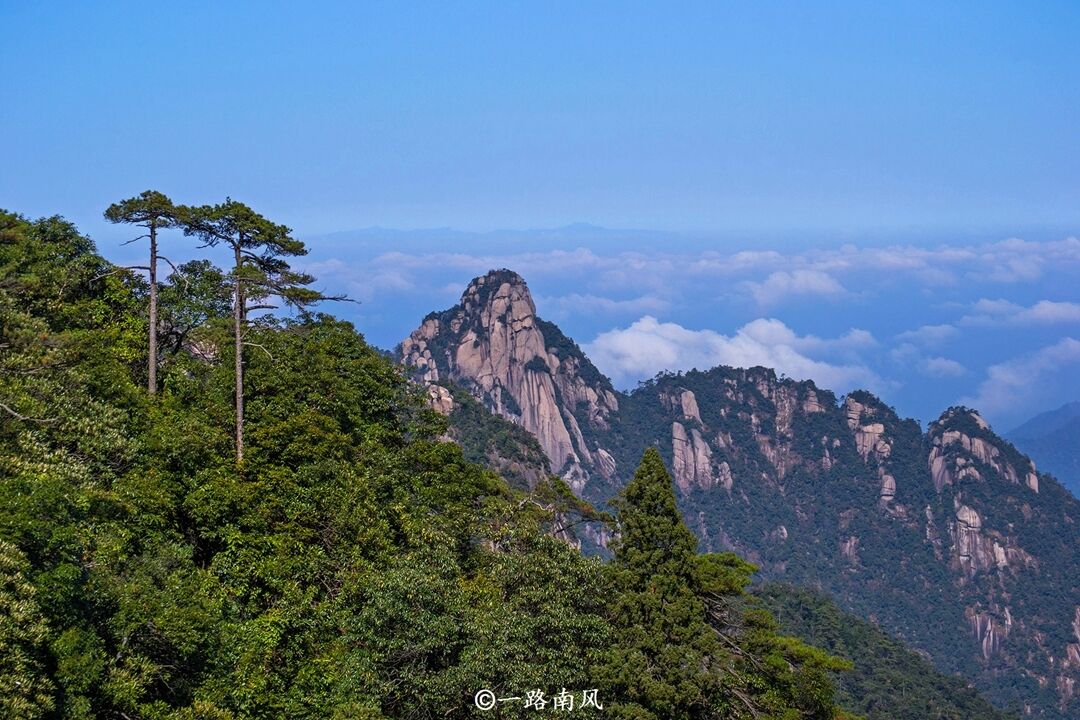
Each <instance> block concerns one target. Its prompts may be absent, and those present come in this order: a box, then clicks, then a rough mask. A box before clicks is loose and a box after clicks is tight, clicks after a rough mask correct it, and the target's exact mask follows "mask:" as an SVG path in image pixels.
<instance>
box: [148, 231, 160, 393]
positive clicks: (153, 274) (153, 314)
mask: <svg viewBox="0 0 1080 720" xmlns="http://www.w3.org/2000/svg"><path fill="white" fill-rule="evenodd" d="M157 258H158V253H157V223H156V222H154V221H151V222H150V331H149V333H148V336H149V340H150V349H149V352H150V357H149V358H148V363H147V380H146V389H147V391H149V393H150V394H151V395H153V394H155V393H156V392H157V358H158V350H157V331H158V318H157V315H158V307H157V296H158V282H157Z"/></svg>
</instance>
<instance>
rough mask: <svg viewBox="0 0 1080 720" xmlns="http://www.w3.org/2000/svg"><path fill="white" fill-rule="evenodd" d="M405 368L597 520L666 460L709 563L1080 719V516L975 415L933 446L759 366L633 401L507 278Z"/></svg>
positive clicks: (465, 301)
mask: <svg viewBox="0 0 1080 720" xmlns="http://www.w3.org/2000/svg"><path fill="white" fill-rule="evenodd" d="M399 357H400V359H401V361H402V363H404V365H405V366H406V367H407V368H409V370H410V372H411V373H413V375H414V376H415V377H416V379H417V380H419V381H422V382H427V383H429V384H431V383H450V384H456V385H459V386H461V387H462V388H465V389H466V390H467V391H468V393H470V394H471V395H472V397H474V398H475V399H476V400H477V401H478V402H479V403H481V404H482V405H483V406H484V407H486V408H487V409H488V410H490V411H491V412H492V413H494V414H496V415H498V416H500V417H502V418H504V419H505V420H508V421H510V422H511V423H513V424H515V425H517V426H520V427H521V428H524V429H525V430H528V431H529V432H530V433H532V434H533V435H534V436H535V437H536V439H537V441H538V443H539V446H540V448H541V449H542V450H543V453H544V454H545V455H546V457H547V458H548V460H549V462H550V468H551V469H552V470H554V471H555V472H556V473H557V474H559V475H561V476H562V477H563V478H565V479H566V480H567V481H568V482H569V483H570V485H571V486H572V487H573V489H574V490H575V492H577V493H578V494H579V495H580V496H581V497H582V498H584V499H587V500H589V501H591V502H593V503H595V504H597V505H598V506H600V507H602V506H603V505H604V504H605V503H606V501H607V500H608V499H610V498H611V497H612V496H613V495H614V494H615V492H617V491H618V489H619V488H620V487H621V485H622V483H624V482H625V481H626V480H627V478H628V477H629V475H630V473H632V471H633V468H634V467H635V466H636V464H637V462H638V460H639V458H640V456H641V453H642V450H643V449H644V448H645V447H647V446H649V445H655V446H657V447H658V448H659V449H660V452H661V454H662V455H663V456H664V458H665V460H666V461H667V463H668V466H669V468H670V470H671V472H672V475H673V477H674V479H675V483H676V485H677V488H678V494H679V498H680V503H681V506H682V510H683V512H684V514H685V517H686V519H687V522H688V524H689V525H690V526H691V528H693V529H694V530H695V532H696V533H697V535H698V537H699V539H700V543H701V548H702V549H703V550H709V551H712V550H726V549H731V550H735V551H738V552H739V553H741V554H743V555H744V556H746V557H748V558H749V559H751V560H752V561H753V562H755V563H757V564H758V565H759V566H760V567H761V568H762V572H763V574H764V575H765V576H766V577H767V578H772V579H780V580H783V581H785V582H792V583H798V584H802V585H806V586H809V587H816V588H819V589H822V590H825V591H827V592H828V593H830V594H831V595H833V596H834V597H836V598H837V600H838V602H839V603H840V604H841V605H842V606H843V608H844V609H845V610H847V611H850V612H854V613H856V614H858V615H860V616H862V617H864V618H866V619H869V620H871V621H872V622H874V623H877V624H879V625H880V626H881V627H882V628H883V629H885V630H887V631H889V632H891V633H893V634H895V635H897V636H899V637H900V638H902V639H903V640H904V641H905V642H907V643H909V644H910V645H911V646H913V647H915V648H917V649H918V650H920V651H921V652H923V653H925V654H927V656H928V657H930V658H932V659H933V662H934V664H935V665H936V666H937V667H938V668H940V669H942V670H944V671H946V672H949V673H958V674H961V675H963V676H965V677H967V678H969V679H970V680H971V682H973V683H974V684H975V685H976V686H977V687H978V688H979V689H980V690H982V691H983V692H984V693H985V694H986V695H987V696H988V697H990V698H991V699H992V700H994V701H995V702H996V703H997V704H998V705H999V706H1001V707H1012V708H1014V709H1016V710H1018V711H1020V712H1022V713H1024V714H1026V715H1027V716H1030V717H1042V718H1067V717H1075V716H1077V714H1080V698H1078V697H1077V695H1078V694H1080V687H1078V686H1077V681H1078V680H1080V562H1078V560H1080V557H1078V556H1077V554H1078V552H1080V527H1078V525H1077V520H1078V519H1080V502H1077V501H1076V499H1075V498H1073V497H1072V496H1071V495H1070V494H1069V493H1068V492H1067V491H1065V490H1064V489H1063V488H1062V487H1061V485H1060V484H1059V483H1058V482H1057V481H1056V480H1054V479H1053V478H1052V477H1050V476H1047V475H1045V474H1041V473H1039V472H1038V470H1037V469H1036V468H1035V465H1034V463H1032V461H1031V460H1030V459H1029V458H1027V457H1026V456H1024V455H1023V454H1021V453H1020V452H1019V451H1017V450H1016V449H1015V448H1014V447H1013V446H1012V445H1011V444H1009V443H1008V442H1006V441H1005V440H1003V439H1002V438H1000V437H999V436H997V435H996V434H995V433H994V432H993V430H992V429H991V428H990V427H989V426H988V424H987V423H986V422H985V421H984V420H983V419H982V418H981V417H980V416H979V415H978V413H977V412H976V411H974V410H971V409H968V408H950V409H949V410H947V411H945V412H944V413H943V414H942V415H941V417H940V418H939V419H938V420H936V421H935V422H933V423H931V424H930V426H929V428H927V429H926V431H925V432H924V431H923V429H922V428H921V427H920V426H919V424H918V423H917V422H915V421H913V420H905V419H902V418H900V417H898V416H897V414H896V413H895V412H894V411H893V410H892V409H891V408H890V407H888V406H887V405H886V404H884V403H883V402H881V401H880V400H879V399H878V398H876V397H874V396H873V395H871V394H870V393H867V392H861V391H860V392H853V393H850V394H849V395H847V396H846V397H843V398H838V397H836V396H835V395H834V394H833V393H832V392H830V391H829V390H826V389H823V388H818V387H817V386H816V385H815V384H814V383H813V382H809V381H804V382H799V381H795V380H791V379H787V378H778V377H777V376H776V373H775V372H774V371H772V370H770V369H767V368H760V367H759V368H728V367H718V368H714V369H711V370H708V371H696V370H695V371H691V372H688V373H681V374H662V375H660V376H658V377H656V378H654V379H653V380H652V381H650V382H647V383H644V384H642V385H641V386H639V387H638V388H637V389H636V390H635V391H633V392H631V393H621V392H617V391H616V390H615V389H614V388H613V387H612V385H611V383H610V381H609V380H608V379H607V378H605V377H604V376H603V375H602V374H601V373H600V372H599V371H598V370H597V369H596V368H595V367H594V366H593V365H592V363H591V362H590V361H589V360H588V358H587V357H585V355H584V353H582V352H581V350H580V348H579V347H578V346H577V345H576V344H575V343H573V341H571V340H570V339H569V338H567V337H566V336H565V335H563V333H562V332H561V331H560V330H559V329H558V328H557V327H556V326H555V325H553V324H551V323H548V322H545V321H544V320H542V319H540V318H538V317H537V315H536V308H535V306H534V303H533V301H532V298H531V296H530V294H529V291H528V288H527V286H526V284H525V282H524V281H523V280H522V279H521V277H520V276H518V275H517V274H516V273H513V272H510V271H508V270H500V271H494V272H491V273H489V274H487V275H486V276H484V277H480V278H477V279H475V280H474V281H473V282H472V283H470V284H469V286H468V288H467V289H466V290H465V293H464V294H463V295H462V299H461V302H460V303H459V304H458V305H456V306H455V307H453V308H450V309H449V310H446V311H443V312H440V313H433V314H431V315H429V316H428V317H426V318H425V319H424V321H423V323H422V324H421V326H420V327H419V328H418V329H417V330H416V331H414V332H413V333H412V334H411V335H410V336H409V337H408V338H407V339H406V340H405V341H404V342H403V343H402V344H401V346H400V348H399ZM443 392H444V391H441V390H433V391H432V393H433V396H432V397H433V402H434V403H436V404H437V403H438V402H441V400H440V398H442V396H443ZM593 539H594V540H596V541H598V542H602V541H603V538H602V537H597V538H593Z"/></svg>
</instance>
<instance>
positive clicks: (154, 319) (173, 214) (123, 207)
mask: <svg viewBox="0 0 1080 720" xmlns="http://www.w3.org/2000/svg"><path fill="white" fill-rule="evenodd" d="M178 213H179V209H178V208H177V207H176V206H175V205H174V204H173V201H172V200H170V199H169V198H168V197H166V196H165V195H163V194H162V193H159V192H158V191H156V190H146V191H144V192H143V193H141V194H140V195H139V196H138V197H133V198H128V199H127V200H121V201H120V202H118V203H113V204H112V205H110V206H109V207H108V209H106V210H105V219H106V220H108V221H109V222H112V223H125V224H128V225H138V226H139V227H142V228H146V234H145V235H140V236H139V237H137V238H134V239H133V240H129V241H128V242H134V241H135V240H141V239H142V238H146V239H147V240H149V241H150V264H149V265H147V266H141V265H138V266H134V265H133V266H131V267H137V268H138V269H140V270H146V271H147V272H148V273H149V274H150V328H149V330H148V332H147V338H148V343H147V344H148V355H149V359H148V361H147V378H146V389H147V390H148V391H149V392H150V394H151V395H153V394H154V393H156V392H157V364H158V349H157V345H158V342H157V340H158V338H157V333H158V271H157V267H158V260H165V262H169V261H168V259H166V258H164V257H163V256H161V255H159V254H158V231H159V230H163V229H165V228H170V227H176V225H177V224H178V222H179V217H178Z"/></svg>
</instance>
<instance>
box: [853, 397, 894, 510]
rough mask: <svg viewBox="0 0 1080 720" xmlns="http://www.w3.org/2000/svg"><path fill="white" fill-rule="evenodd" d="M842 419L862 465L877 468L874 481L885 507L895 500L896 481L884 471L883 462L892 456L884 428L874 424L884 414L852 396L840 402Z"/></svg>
mask: <svg viewBox="0 0 1080 720" xmlns="http://www.w3.org/2000/svg"><path fill="white" fill-rule="evenodd" d="M843 410H844V418H845V420H846V421H847V426H848V428H849V429H850V430H851V431H852V433H854V435H855V449H856V451H857V452H858V453H859V456H860V457H862V459H863V461H864V462H867V463H869V462H870V461H871V460H873V464H874V465H876V467H877V475H878V480H879V481H880V483H881V491H880V493H879V496H878V497H879V498H880V501H881V503H882V505H888V504H889V503H890V502H892V500H893V499H894V498H895V497H896V478H895V477H894V476H893V475H892V474H891V473H890V472H889V471H888V469H887V463H886V461H887V460H888V459H889V456H890V455H891V454H892V445H891V444H890V443H889V440H888V438H886V437H885V424H884V423H882V422H875V420H877V419H878V416H879V415H881V414H886V413H884V412H883V408H882V407H881V406H880V404H879V403H863V402H859V400H857V399H856V398H855V397H854V396H848V397H847V398H845V399H844V407H843Z"/></svg>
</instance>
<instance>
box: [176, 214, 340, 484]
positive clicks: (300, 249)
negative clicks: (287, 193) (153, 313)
mask: <svg viewBox="0 0 1080 720" xmlns="http://www.w3.org/2000/svg"><path fill="white" fill-rule="evenodd" d="M182 217H183V224H184V232H185V233H186V234H188V235H194V236H196V237H198V238H200V239H201V240H202V241H203V242H204V243H205V244H206V245H208V246H214V245H219V244H224V245H226V246H228V248H229V249H230V250H231V251H232V254H233V268H232V277H231V279H232V282H233V343H234V353H235V357H234V360H233V362H234V374H235V401H234V402H235V408H236V409H235V413H236V418H235V423H236V461H237V462H238V463H241V462H243V459H244V346H245V344H250V343H245V340H244V331H245V328H246V326H247V323H248V314H249V313H250V312H252V311H254V310H261V309H270V308H273V307H275V306H274V305H272V304H268V303H267V302H266V301H267V300H268V299H270V298H279V299H280V300H282V301H284V302H285V303H286V304H288V305H291V306H294V307H298V308H304V307H307V306H309V305H311V304H313V303H315V302H318V301H320V300H331V299H341V298H336V297H329V296H326V295H323V294H322V293H320V292H318V291H316V290H312V289H310V288H308V287H307V286H308V285H310V284H311V283H312V282H314V280H315V279H314V278H313V277H311V276H310V275H307V274H305V273H301V272H296V271H295V270H293V269H292V268H291V267H290V266H289V264H288V262H286V261H285V259H284V258H287V257H296V256H300V255H306V254H307V248H306V247H305V246H304V243H302V242H301V241H299V240H297V239H295V238H293V237H292V230H291V229H290V228H288V227H286V226H284V225H279V224H277V223H274V222H271V221H270V220H267V219H266V218H265V217H263V216H262V215H260V214H259V213H257V212H255V211H254V210H252V209H251V208H250V207H248V206H247V205H245V204H243V203H241V202H237V201H235V200H233V199H231V198H226V200H225V202H223V203H221V204H219V205H203V206H199V207H190V208H185V209H184V210H183V213H182ZM253 303H254V304H253Z"/></svg>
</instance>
